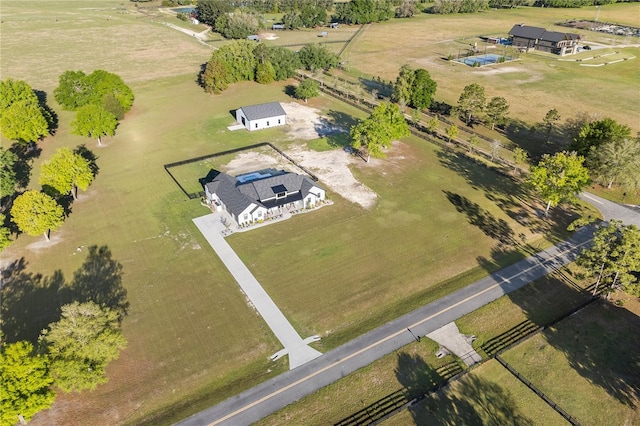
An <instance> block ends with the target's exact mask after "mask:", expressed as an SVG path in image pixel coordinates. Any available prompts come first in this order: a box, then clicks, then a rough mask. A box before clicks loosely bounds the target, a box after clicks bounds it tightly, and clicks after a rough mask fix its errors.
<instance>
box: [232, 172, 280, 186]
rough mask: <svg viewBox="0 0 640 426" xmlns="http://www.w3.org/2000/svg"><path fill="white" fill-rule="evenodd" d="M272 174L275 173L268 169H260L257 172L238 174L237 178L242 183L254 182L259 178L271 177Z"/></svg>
mask: <svg viewBox="0 0 640 426" xmlns="http://www.w3.org/2000/svg"><path fill="white" fill-rule="evenodd" d="M271 176H273V173H271V172H269V171H266V170H260V171H257V172H252V173H247V174H244V175H239V176H236V179H238V182H240V183H247V182H252V181H254V180H258V179H264V178H266V177H271Z"/></svg>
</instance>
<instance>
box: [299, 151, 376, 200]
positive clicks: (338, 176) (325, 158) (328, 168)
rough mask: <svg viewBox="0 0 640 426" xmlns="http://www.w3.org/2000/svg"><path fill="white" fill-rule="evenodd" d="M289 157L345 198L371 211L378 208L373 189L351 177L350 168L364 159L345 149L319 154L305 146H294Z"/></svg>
mask: <svg viewBox="0 0 640 426" xmlns="http://www.w3.org/2000/svg"><path fill="white" fill-rule="evenodd" d="M287 154H288V155H290V156H291V158H293V159H294V160H295V161H296V162H297V163H298V164H300V165H301V166H303V167H305V168H307V169H309V170H311V171H312V172H313V173H315V174H316V175H317V176H318V178H319V179H320V182H321V183H323V184H325V185H327V186H328V187H329V188H330V189H331V190H332V191H333V192H335V193H337V194H339V195H340V196H341V197H343V198H345V199H347V200H349V201H351V202H352V203H356V204H359V205H360V206H362V207H364V208H365V209H370V208H372V207H373V206H374V205H375V204H376V199H377V198H378V195H377V194H376V193H375V192H374V191H373V190H372V189H371V188H369V187H367V186H366V185H364V184H363V183H362V182H360V181H358V180H357V179H356V177H355V176H354V175H353V173H351V169H350V168H349V166H350V165H351V164H354V163H356V162H362V159H360V158H359V157H356V156H354V155H351V154H349V153H347V152H345V151H343V150H341V149H335V150H332V151H324V152H317V151H311V150H309V149H307V148H306V147H305V146H304V145H294V146H292V147H291V148H290V149H289V150H288V151H287Z"/></svg>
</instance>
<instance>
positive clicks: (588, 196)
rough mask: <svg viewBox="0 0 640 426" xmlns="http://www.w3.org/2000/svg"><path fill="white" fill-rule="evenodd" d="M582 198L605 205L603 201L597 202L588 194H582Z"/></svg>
mask: <svg viewBox="0 0 640 426" xmlns="http://www.w3.org/2000/svg"><path fill="white" fill-rule="evenodd" d="M582 196H583V197H587V198H588V199H590V200H593V201H595V202H596V203H599V204H604V203H603V202H602V201H600V200H596V199H595V198H593V197H592V196H590V195H588V194H585V193H583V194H582Z"/></svg>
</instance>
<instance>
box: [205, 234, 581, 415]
mask: <svg viewBox="0 0 640 426" xmlns="http://www.w3.org/2000/svg"><path fill="white" fill-rule="evenodd" d="M589 241H591V239H589V240H587V241H584V242H582V243H580V244H576V245H575V246H573V247H571V248H568V249H566V250H563V251H561V252H559V253H558V254H556V255H554V256H552V257H550V258H548V259H545V260H543V261H541V262H540V263H537V264H535V265H532V266H530V267H528V268H527V269H523V270H522V271H519V272H518V273H517V274H514V275H512V276H510V277H506V278H502V279H501V280H500V281H499V282H497V283H496V284H493V285H492V286H489V287H487V288H485V289H484V290H482V291H480V292H478V293H475V294H472V295H471V296H469V297H467V298H465V299H463V300H460V301H459V302H456V303H454V304H453V305H450V306H448V307H446V308H444V309H442V310H440V311H438V312H436V313H434V314H431V315H429V316H428V317H426V318H423V319H422V320H420V321H418V322H416V323H414V324H411V325H410V326H409V328H414V327H417V326H419V325H421V324H423V323H425V322H427V321H429V320H431V319H433V318H435V317H437V316H439V315H441V314H443V313H445V312H447V311H450V310H452V309H454V308H456V307H458V306H460V305H462V304H464V303H467V302H468V301H470V300H472V299H475V298H476V297H478V296H480V295H482V294H484V293H486V292H488V291H491V290H493V289H495V288H497V287H499V286H501V285H502V284H503V283H505V282H508V281H510V280H511V279H513V278H516V277H518V276H519V275H522V274H524V273H526V272H529V271H530V270H532V269H534V268H538V267H540V266H544V264H545V263H547V262H549V261H551V260H553V259H555V258H558V257H561V256H564V255H565V254H566V253H568V252H571V251H573V250H576V249H578V248H580V247H581V246H583V245H585V244H587V243H588V242H589ZM489 276H490V275H489ZM406 331H407V328H406V327H404V326H403V327H402V329H400V330H398V331H396V332H395V333H393V334H390V335H388V336H386V337H384V338H382V339H380V340H378V341H377V342H374V343H372V344H370V345H369V346H366V347H364V348H362V349H360V350H358V351H356V352H354V353H352V354H350V355H347V356H346V357H344V358H342V359H340V360H338V361H335V362H334V363H332V364H330V365H327V366H325V367H323V368H321V369H320V370H318V371H315V372H313V373H311V374H309V375H307V376H305V377H303V378H301V379H298V380H296V381H295V382H293V383H290V384H288V385H287V386H284V387H282V388H280V389H278V390H277V391H274V392H272V393H270V394H269V395H265V396H263V397H262V398H260V399H258V400H256V401H253V402H252V403H250V404H247V405H245V406H244V407H242V408H239V409H237V410H236V411H234V412H232V413H229V414H227V415H226V416H224V417H222V418H220V419H218V420H216V421H214V422H212V423H209V424H208V426H215V425H218V424H220V423H222V422H224V421H225V420H229V419H230V418H232V417H234V416H236V415H238V414H240V413H242V412H244V411H246V410H248V409H250V408H253V407H255V406H256V405H258V404H261V403H263V402H264V401H266V400H268V399H271V398H273V397H274V396H276V395H279V394H281V393H282V392H285V391H287V390H289V389H291V388H293V387H295V386H298V385H299V384H300V383H303V382H306V381H307V380H309V379H311V378H313V377H315V376H317V375H319V374H322V373H324V372H325V371H327V370H330V369H332V368H334V367H336V366H337V365H340V364H342V363H344V362H346V361H349V360H350V359H352V358H355V357H356V356H358V355H360V354H362V353H364V352H366V351H368V350H369V349H371V348H373V347H375V346H378V345H380V344H382V343H384V342H386V341H388V340H391V339H393V338H395V337H397V336H399V335H400V334H402V333H406Z"/></svg>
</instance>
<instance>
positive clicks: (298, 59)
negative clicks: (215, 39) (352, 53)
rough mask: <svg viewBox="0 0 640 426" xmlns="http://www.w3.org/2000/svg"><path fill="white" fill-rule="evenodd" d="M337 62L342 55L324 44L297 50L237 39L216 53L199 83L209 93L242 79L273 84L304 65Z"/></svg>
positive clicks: (313, 67) (326, 66)
mask: <svg viewBox="0 0 640 426" xmlns="http://www.w3.org/2000/svg"><path fill="white" fill-rule="evenodd" d="M337 65H338V56H337V55H336V54H334V53H332V52H330V51H329V50H328V49H327V48H326V47H325V46H323V45H318V44H307V45H305V46H304V47H302V49H300V51H299V52H294V51H292V50H289V49H286V48H284V47H281V46H267V45H265V44H264V43H255V42H253V41H249V40H236V41H233V42H231V43H229V44H226V45H224V46H222V47H220V48H219V49H218V50H216V51H214V52H213V54H212V55H211V59H209V61H208V62H207V63H206V64H205V65H204V66H203V69H202V71H201V72H200V75H199V82H200V85H201V86H202V87H203V88H204V90H205V92H207V93H216V94H217V93H221V92H222V91H224V90H225V89H226V88H227V87H229V84H232V83H236V82H239V81H256V82H258V83H260V84H269V83H271V82H273V81H282V80H286V79H288V78H291V77H293V76H295V75H296V71H297V70H298V69H300V68H305V69H307V70H311V71H313V70H316V69H330V68H333V67H335V66H337Z"/></svg>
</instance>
